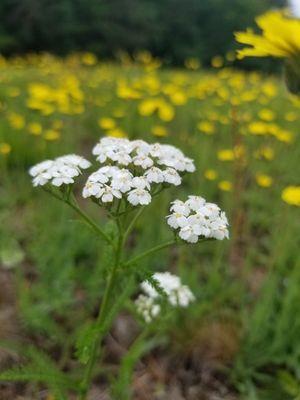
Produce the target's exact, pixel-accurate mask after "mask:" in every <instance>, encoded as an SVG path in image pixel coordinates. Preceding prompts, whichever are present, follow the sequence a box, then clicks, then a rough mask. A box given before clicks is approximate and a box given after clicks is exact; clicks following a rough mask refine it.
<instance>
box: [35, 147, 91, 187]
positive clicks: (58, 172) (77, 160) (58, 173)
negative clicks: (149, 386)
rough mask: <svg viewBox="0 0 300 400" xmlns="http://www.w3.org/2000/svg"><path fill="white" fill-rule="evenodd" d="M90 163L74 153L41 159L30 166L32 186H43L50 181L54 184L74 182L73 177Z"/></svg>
mask: <svg viewBox="0 0 300 400" xmlns="http://www.w3.org/2000/svg"><path fill="white" fill-rule="evenodd" d="M90 166H91V163H90V162H89V161H88V160H86V159H85V158H83V157H81V156H78V155H76V154H68V155H65V156H62V157H58V158H56V159H55V160H46V161H42V162H41V163H39V164H36V165H34V166H33V167H31V168H30V170H29V174H30V175H31V176H32V178H33V179H32V183H33V186H44V185H46V184H47V183H51V184H52V185H54V186H61V185H69V184H71V183H74V178H75V177H76V176H78V175H80V173H81V170H82V169H87V168H89V167H90Z"/></svg>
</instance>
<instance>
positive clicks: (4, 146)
mask: <svg viewBox="0 0 300 400" xmlns="http://www.w3.org/2000/svg"><path fill="white" fill-rule="evenodd" d="M10 152H11V145H10V144H8V143H5V142H2V143H0V154H3V155H6V154H9V153H10Z"/></svg>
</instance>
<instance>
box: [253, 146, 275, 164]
mask: <svg viewBox="0 0 300 400" xmlns="http://www.w3.org/2000/svg"><path fill="white" fill-rule="evenodd" d="M254 156H255V157H256V158H264V159H266V160H268V161H271V160H273V159H274V150H273V149H272V148H271V147H268V146H265V147H261V148H260V149H258V150H257V151H256V152H255V153H254Z"/></svg>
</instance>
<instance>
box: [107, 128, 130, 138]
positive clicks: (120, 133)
mask: <svg viewBox="0 0 300 400" xmlns="http://www.w3.org/2000/svg"><path fill="white" fill-rule="evenodd" d="M106 134H107V136H113V137H116V138H126V137H127V135H126V133H125V132H124V131H123V129H121V128H114V129H110V130H108V131H107V132H106Z"/></svg>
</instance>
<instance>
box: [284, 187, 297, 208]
mask: <svg viewBox="0 0 300 400" xmlns="http://www.w3.org/2000/svg"><path fill="white" fill-rule="evenodd" d="M281 198H282V200H283V201H285V202H286V203H288V204H291V205H293V206H298V207H300V186H287V187H286V188H285V189H284V190H283V191H282V193H281Z"/></svg>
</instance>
